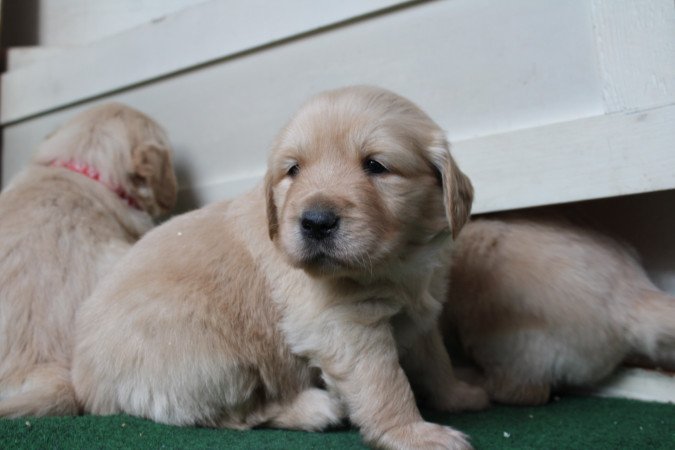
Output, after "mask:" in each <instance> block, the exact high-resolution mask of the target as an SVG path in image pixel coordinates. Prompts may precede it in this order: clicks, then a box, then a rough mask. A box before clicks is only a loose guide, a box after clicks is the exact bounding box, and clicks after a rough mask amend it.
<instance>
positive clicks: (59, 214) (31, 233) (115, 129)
mask: <svg viewBox="0 0 675 450" xmlns="http://www.w3.org/2000/svg"><path fill="white" fill-rule="evenodd" d="M69 160H76V161H78V162H80V163H86V164H88V165H89V166H91V167H95V168H96V169H97V170H98V171H99V172H100V173H101V177H102V179H103V180H104V182H106V183H108V184H109V185H110V186H123V187H124V188H125V190H126V191H127V192H128V193H129V194H130V195H132V196H133V197H134V198H135V199H136V201H137V202H138V203H139V204H140V205H142V207H143V209H144V210H142V211H141V210H137V209H133V208H131V207H130V206H129V205H128V204H127V203H126V202H125V201H123V200H122V199H120V198H119V197H118V195H117V194H116V193H114V192H113V191H111V189H109V188H108V187H106V186H104V184H103V183H101V182H97V181H94V180H92V179H90V178H88V177H86V176H85V175H83V174H80V173H76V172H73V171H70V170H68V169H66V168H63V167H55V166H51V165H50V164H51V162H52V161H69ZM175 195H176V181H175V178H174V175H173V169H172V165H171V157H170V150H169V148H168V143H167V140H166V137H165V135H164V132H163V131H162V130H161V129H160V128H159V126H158V125H157V124H156V123H155V122H153V121H152V120H151V119H149V118H148V117H146V116H144V115H143V114H141V113H140V112H138V111H135V110H133V109H131V108H128V107H126V106H123V105H119V104H106V105H103V106H100V107H97V108H93V109H90V110H87V111H85V112H84V113H82V114H80V115H78V116H76V117H75V118H74V119H73V120H71V121H70V122H68V123H67V124H66V125H64V126H63V127H61V128H60V129H58V130H57V131H56V132H54V133H53V134H52V135H51V136H49V137H48V138H47V139H46V140H45V141H44V142H43V143H42V144H41V145H40V147H39V149H38V152H37V155H36V156H35V158H34V159H33V161H32V162H31V163H30V165H29V166H28V167H27V168H26V169H25V170H24V171H23V172H22V173H21V174H19V175H18V176H17V177H16V179H14V180H13V181H12V183H11V184H10V186H9V187H8V188H7V189H6V190H5V191H3V192H2V194H0V416H10V417H15V416H25V415H38V416H39V415H46V414H73V413H76V412H77V411H78V407H77V404H76V402H75V395H74V392H73V389H72V387H71V385H70V381H69V380H70V375H69V365H70V359H71V353H72V346H73V341H72V331H73V327H74V317H75V312H76V310H77V307H78V305H79V304H80V302H81V301H82V300H83V299H84V298H85V297H86V296H88V295H89V294H90V293H91V291H92V290H93V288H94V285H95V283H96V282H97V280H98V279H99V278H100V277H101V276H102V275H104V274H105V273H107V272H108V271H109V270H110V268H111V267H112V265H113V263H114V262H116V261H117V260H118V259H119V258H120V257H121V256H122V254H123V253H124V252H126V251H127V250H128V249H129V247H130V246H131V244H132V243H133V242H134V241H136V240H137V239H138V238H139V237H140V236H141V235H142V234H143V233H145V232H146V231H147V230H148V229H149V228H150V227H151V226H152V220H151V214H152V215H155V214H158V213H160V212H166V211H167V210H168V209H169V208H170V207H171V206H172V205H173V203H174V201H175Z"/></svg>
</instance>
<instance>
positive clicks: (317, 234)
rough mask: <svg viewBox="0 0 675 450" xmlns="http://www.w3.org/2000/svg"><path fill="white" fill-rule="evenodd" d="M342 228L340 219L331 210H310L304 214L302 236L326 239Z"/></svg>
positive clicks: (301, 225)
mask: <svg viewBox="0 0 675 450" xmlns="http://www.w3.org/2000/svg"><path fill="white" fill-rule="evenodd" d="M339 226H340V217H339V216H338V215H337V214H335V213H334V212H333V211H331V210H329V209H310V210H308V211H305V212H303V213H302V217H300V227H301V230H302V235H303V236H305V237H307V238H311V239H317V240H321V239H325V238H326V237H328V236H329V235H330V234H331V233H332V232H333V231H335V230H337V228H338V227H339Z"/></svg>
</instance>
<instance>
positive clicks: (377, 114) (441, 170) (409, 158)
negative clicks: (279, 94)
mask: <svg viewBox="0 0 675 450" xmlns="http://www.w3.org/2000/svg"><path fill="white" fill-rule="evenodd" d="M265 183H266V191H267V217H268V222H269V234H270V237H271V238H272V240H274V241H275V243H276V245H277V246H278V248H279V249H280V250H281V252H282V253H283V254H284V255H285V256H286V258H287V260H288V261H289V262H290V263H291V264H292V265H294V266H296V267H299V268H302V269H304V270H305V271H307V272H308V273H310V274H312V275H316V276H359V275H360V274H369V275H375V276H376V275H377V272H378V270H387V267H388V266H389V264H390V263H395V262H397V261H401V260H404V259H405V258H406V256H407V255H408V254H411V253H413V252H414V251H415V250H416V249H419V248H422V247H425V246H427V245H428V244H430V242H431V241H432V240H434V242H436V241H437V240H435V238H436V237H439V236H441V235H449V234H452V235H453V236H456V235H457V233H458V232H459V230H460V229H461V227H462V226H463V225H464V223H465V222H466V221H467V219H468V217H469V213H470V209H471V202H472V198H473V189H472V187H471V183H470V181H469V179H468V178H467V177H466V176H465V175H464V174H463V173H462V172H461V171H460V170H459V168H458V167H457V165H456V164H455V162H454V160H453V159H452V157H451V156H450V152H449V149H448V143H447V141H446V138H445V134H444V133H443V131H442V130H441V129H440V128H439V127H438V125H436V124H435V123H434V122H433V121H432V120H431V119H430V118H429V117H428V116H427V115H426V114H425V113H424V112H422V111H421V110H420V109H419V108H418V107H417V106H415V105H414V104H413V103H411V102H410V101H408V100H406V99H404V98H402V97H400V96H398V95H396V94H394V93H392V92H390V91H387V90H384V89H380V88H375V87H368V86H356V87H348V88H343V89H338V90H334V91H328V92H325V93H322V94H319V95H318V96H316V97H314V98H312V99H310V100H309V101H308V102H307V103H305V104H304V105H303V106H302V107H301V108H300V110H299V111H298V112H297V113H296V114H295V116H294V117H293V118H292V120H291V121H290V123H289V124H288V125H287V126H286V127H285V128H284V129H283V130H282V131H281V133H280V134H279V136H278V137H277V139H276V142H275V144H274V146H273V149H272V152H271V154H270V159H269V166H268V172H267V175H266V178H265Z"/></svg>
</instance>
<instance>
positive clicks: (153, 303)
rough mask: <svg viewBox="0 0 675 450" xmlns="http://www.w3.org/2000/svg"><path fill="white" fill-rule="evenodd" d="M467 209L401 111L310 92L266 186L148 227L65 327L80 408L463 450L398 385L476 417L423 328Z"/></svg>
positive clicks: (435, 137)
mask: <svg viewBox="0 0 675 450" xmlns="http://www.w3.org/2000/svg"><path fill="white" fill-rule="evenodd" d="M471 200H472V188H471V184H470V182H469V180H468V179H467V178H466V177H465V176H464V174H463V173H462V172H460V170H459V169H458V168H457V166H456V165H455V163H454V161H453V159H452V158H451V156H450V153H449V151H448V146H447V143H446V140H445V137H444V135H443V133H442V131H441V130H440V129H439V127H438V126H437V125H436V124H435V123H434V122H432V121H431V119H429V117H428V116H427V115H426V114H424V113H423V112H422V111H420V110H419V109H418V108H417V107H416V106H415V105H413V104H412V103H410V102H409V101H407V100H405V99H403V98H401V97H399V96H397V95H395V94H393V93H391V92H388V91H385V90H382V89H378V88H372V87H351V88H345V89H339V90H335V91H330V92H326V93H323V94H321V95H318V96H317V97H315V98H313V99H311V100H310V101H308V102H307V103H306V104H305V105H304V106H303V107H302V108H301V109H300V110H299V112H298V113H297V114H296V115H295V116H294V117H293V119H292V120H291V121H290V123H289V124H288V125H287V126H286V127H285V128H284V129H283V130H282V131H281V133H280V134H279V136H278V138H277V140H276V143H275V144H274V147H273V150H272V152H271V155H270V158H269V169H268V172H267V175H266V176H265V181H264V184H261V185H260V186H258V187H256V188H255V189H253V190H252V191H251V192H249V193H247V194H246V195H243V196H241V197H239V198H236V199H235V200H233V201H223V202H219V203H216V204H213V205H210V206H207V207H206V208H203V209H201V210H197V211H194V212H191V213H188V214H185V215H182V216H179V217H177V218H174V219H173V220H171V221H169V222H167V223H165V224H164V225H162V226H160V227H158V228H156V229H155V230H153V231H152V232H151V233H148V234H147V235H146V236H145V237H144V238H143V239H142V240H141V241H140V242H139V243H138V244H137V246H135V247H134V248H133V249H132V250H131V251H130V252H129V253H128V254H127V255H126V257H125V258H124V260H123V261H122V262H121V264H119V265H117V266H116V269H115V270H114V271H113V272H112V273H111V275H110V276H108V277H107V278H106V279H105V280H104V281H103V282H102V283H101V284H100V285H99V287H98V289H96V292H95V293H94V294H93V295H92V296H91V298H89V300H88V301H87V302H86V305H84V306H83V308H82V309H81V311H80V314H79V315H78V320H77V339H76V341H77V345H76V350H75V355H74V365H73V382H74V385H75V390H76V392H77V397H78V399H79V400H80V401H81V402H82V404H83V405H84V409H85V410H86V411H87V412H90V413H94V414H114V413H121V412H124V413H128V414H132V415H136V416H141V417H146V418H149V419H152V420H156V421H158V422H164V423H169V424H176V425H203V426H212V427H231V428H250V427H255V426H271V427H284V428H298V429H305V430H321V429H324V428H326V427H328V426H331V425H334V424H337V423H339V422H341V420H342V419H343V417H344V416H345V415H346V416H348V417H349V418H350V419H351V421H352V422H353V423H354V424H356V425H358V426H359V427H360V429H361V432H362V434H363V436H364V438H365V439H366V441H368V442H369V443H371V444H374V445H377V446H381V447H386V448H466V447H467V446H468V444H467V442H466V440H465V437H464V436H463V435H462V434H461V433H460V432H458V431H455V430H453V429H451V428H449V427H444V426H440V425H436V424H432V423H427V422H425V421H424V420H423V419H422V417H421V416H420V413H419V411H418V409H417V406H416V404H415V399H414V397H413V393H412V390H411V387H410V384H409V381H408V378H407V376H408V377H410V381H411V383H412V384H413V385H414V386H415V387H418V388H419V393H420V395H426V396H427V397H426V400H427V401H428V402H429V404H430V405H431V406H432V407H435V408H438V409H441V410H446V411H457V410H463V409H480V408H484V407H486V406H487V397H486V394H485V393H484V391H482V390H481V389H479V388H474V387H470V386H469V385H467V384H464V383H462V382H460V381H457V380H456V379H455V378H454V377H453V372H452V368H451V364H450V360H449V359H448V356H447V354H446V352H445V350H444V347H443V344H442V339H441V336H440V333H439V331H438V328H437V317H438V315H439V314H440V311H441V307H442V299H443V298H444V295H445V292H444V291H445V287H444V286H445V276H446V275H447V266H446V265H444V262H445V261H447V258H448V256H449V251H450V246H449V245H448V244H449V243H450V241H451V239H452V236H453V235H455V236H456V235H457V233H458V232H459V230H460V228H461V227H462V225H463V224H464V222H465V221H466V220H467V217H468V215H469V210H470V206H471ZM404 369H405V372H404ZM406 375H407V376H406ZM324 386H325V389H324Z"/></svg>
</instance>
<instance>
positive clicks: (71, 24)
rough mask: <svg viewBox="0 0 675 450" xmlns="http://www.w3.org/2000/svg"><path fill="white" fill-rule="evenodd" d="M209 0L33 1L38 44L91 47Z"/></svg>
mask: <svg viewBox="0 0 675 450" xmlns="http://www.w3.org/2000/svg"><path fill="white" fill-rule="evenodd" d="M20 1H22V0H20ZM205 1H207V0H113V1H110V0H103V1H101V0H98V1H92V0H32V3H35V5H34V11H32V14H33V17H34V18H35V19H34V20H35V21H36V23H37V28H38V30H37V31H38V33H37V38H38V42H37V43H36V44H37V45H40V46H48V47H74V46H79V45H83V44H88V43H90V42H94V41H96V40H99V39H102V38H105V37H108V36H112V35H115V34H118V33H120V32H123V31H126V30H128V29H130V28H134V27H136V26H139V25H142V24H144V23H147V22H150V21H153V20H159V19H161V18H162V17H164V16H167V15H169V14H173V13H176V12H177V11H180V10H182V9H185V8H187V7H191V6H194V5H197V4H199V3H204V2H205Z"/></svg>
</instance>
